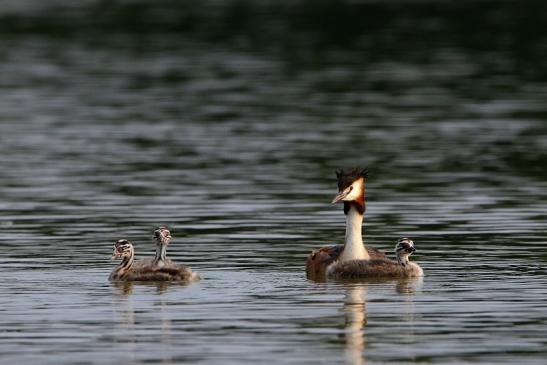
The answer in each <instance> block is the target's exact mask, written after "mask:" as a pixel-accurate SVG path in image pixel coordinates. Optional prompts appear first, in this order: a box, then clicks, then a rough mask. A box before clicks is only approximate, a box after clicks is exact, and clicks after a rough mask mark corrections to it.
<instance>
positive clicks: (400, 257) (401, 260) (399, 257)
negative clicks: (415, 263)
mask: <svg viewBox="0 0 547 365" xmlns="http://www.w3.org/2000/svg"><path fill="white" fill-rule="evenodd" d="M397 261H398V262H399V265H401V266H402V267H406V266H408V265H409V264H410V261H408V255H397Z"/></svg>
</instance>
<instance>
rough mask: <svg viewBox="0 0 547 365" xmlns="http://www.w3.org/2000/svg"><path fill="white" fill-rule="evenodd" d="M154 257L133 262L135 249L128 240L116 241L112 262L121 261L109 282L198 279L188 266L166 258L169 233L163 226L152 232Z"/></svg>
mask: <svg viewBox="0 0 547 365" xmlns="http://www.w3.org/2000/svg"><path fill="white" fill-rule="evenodd" d="M154 240H155V241H156V256H155V257H154V258H153V259H147V260H140V261H137V262H135V261H134V258H135V249H134V248H133V244H131V242H129V241H128V240H125V239H122V240H118V241H117V242H116V243H115V245H114V254H113V255H112V260H116V259H121V262H120V264H119V265H118V266H117V267H116V268H115V269H114V270H112V273H111V274H110V280H111V281H176V282H185V283H189V282H193V281H198V280H199V279H200V276H199V274H197V273H195V272H193V271H192V269H191V268H190V267H188V266H184V265H179V264H176V263H174V262H173V261H171V260H169V259H168V258H167V257H166V254H167V246H168V245H169V242H171V232H170V231H169V229H168V228H167V227H165V226H161V227H158V229H156V230H155V231H154Z"/></svg>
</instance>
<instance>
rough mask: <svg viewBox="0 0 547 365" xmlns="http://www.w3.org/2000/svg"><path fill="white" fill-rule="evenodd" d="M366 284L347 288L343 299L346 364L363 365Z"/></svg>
mask: <svg viewBox="0 0 547 365" xmlns="http://www.w3.org/2000/svg"><path fill="white" fill-rule="evenodd" d="M365 294H366V284H353V285H352V286H350V287H348V289H347V290H346V294H345V299H344V312H345V315H346V327H345V331H344V337H345V339H346V348H345V351H344V352H345V357H346V364H352V365H358V364H364V363H365V358H364V350H365V332H364V327H365V326H366V324H367V312H366V302H365Z"/></svg>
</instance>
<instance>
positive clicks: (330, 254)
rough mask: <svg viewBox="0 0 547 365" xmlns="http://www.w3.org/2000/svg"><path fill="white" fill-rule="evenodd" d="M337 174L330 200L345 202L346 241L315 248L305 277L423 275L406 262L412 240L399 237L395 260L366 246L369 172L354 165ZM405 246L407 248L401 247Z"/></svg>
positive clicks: (309, 257) (415, 266)
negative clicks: (334, 190)
mask: <svg viewBox="0 0 547 365" xmlns="http://www.w3.org/2000/svg"><path fill="white" fill-rule="evenodd" d="M336 177H337V179H338V194H337V195H336V196H335V197H334V199H333V200H332V203H338V202H343V203H344V214H345V215H346V240H345V244H344V245H335V246H326V247H321V248H319V249H317V250H314V251H313V252H312V253H311V254H310V255H309V256H308V259H307V262H306V273H307V276H308V277H309V278H310V279H324V278H344V277H348V278H359V277H361V278H367V277H375V278H379V277H391V278H404V277H416V276H422V275H423V271H422V269H421V268H420V267H419V266H418V265H417V264H414V263H410V262H409V261H408V255H410V254H411V253H412V252H414V251H412V252H406V251H405V250H406V249H407V248H408V247H412V250H415V249H414V243H413V242H412V240H410V239H408V238H402V239H400V240H399V241H398V242H397V246H396V253H397V260H398V261H392V260H390V259H389V258H388V257H387V256H386V254H385V253H383V252H382V251H379V250H377V249H375V248H372V247H366V246H365V244H364V243H363V236H362V225H363V217H364V214H365V211H366V202H365V191H366V189H365V183H366V180H367V177H368V171H367V170H366V169H357V168H355V169H350V170H338V171H336ZM406 246H408V247H407V248H405V249H403V247H406ZM408 249H410V248H408ZM407 253H408V255H407ZM405 255H406V256H405Z"/></svg>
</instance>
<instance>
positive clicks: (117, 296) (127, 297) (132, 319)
mask: <svg viewBox="0 0 547 365" xmlns="http://www.w3.org/2000/svg"><path fill="white" fill-rule="evenodd" d="M111 284H112V286H113V288H114V295H113V299H114V300H113V307H114V310H115V323H116V324H117V325H119V327H120V328H119V331H116V332H115V336H114V337H115V341H116V342H119V343H122V344H123V346H124V348H125V350H126V351H127V354H129V356H134V354H135V353H136V352H137V351H136V350H137V347H138V343H139V333H140V332H141V331H143V330H144V331H147V330H151V331H153V332H156V333H159V337H160V338H159V341H158V347H157V349H158V350H159V353H160V354H161V361H162V362H165V363H168V362H171V361H172V359H171V357H170V356H169V348H170V346H171V345H172V343H173V341H172V340H173V338H172V327H173V326H172V321H171V316H170V313H169V310H168V305H167V302H166V297H165V294H166V293H167V292H168V289H169V287H170V286H171V284H170V283H168V282H153V283H152V282H150V283H139V286H141V287H142V288H150V287H152V288H155V292H154V295H153V298H154V303H153V311H154V312H155V313H157V314H158V317H159V320H160V321H159V324H160V325H159V327H158V326H157V322H156V321H154V322H153V323H148V322H147V321H146V320H145V318H142V319H141V318H136V314H135V313H139V310H137V312H136V311H135V306H137V307H138V305H137V304H136V303H138V300H137V299H136V297H137V298H138V295H139V294H138V293H135V284H134V283H133V282H113V283H111ZM120 318H121V321H119V319H120ZM131 360H136V359H135V358H132V359H131Z"/></svg>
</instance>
